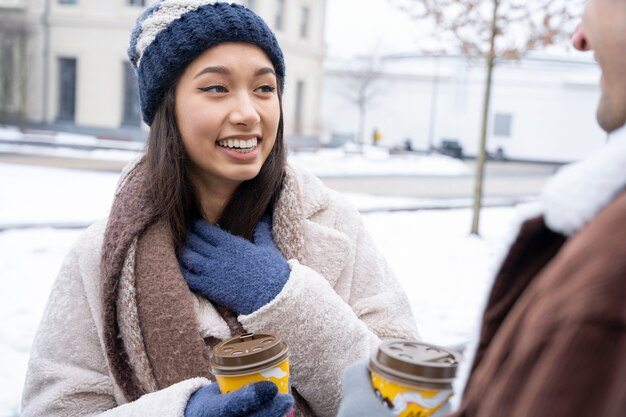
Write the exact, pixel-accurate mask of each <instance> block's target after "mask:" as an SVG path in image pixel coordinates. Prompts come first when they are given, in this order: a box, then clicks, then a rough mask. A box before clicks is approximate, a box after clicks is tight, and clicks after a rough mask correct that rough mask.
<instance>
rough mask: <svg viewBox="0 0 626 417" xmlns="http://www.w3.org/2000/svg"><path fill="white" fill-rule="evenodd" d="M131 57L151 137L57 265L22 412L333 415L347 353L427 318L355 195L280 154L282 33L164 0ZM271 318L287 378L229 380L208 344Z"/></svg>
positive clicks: (205, 5)
mask: <svg viewBox="0 0 626 417" xmlns="http://www.w3.org/2000/svg"><path fill="white" fill-rule="evenodd" d="M129 56H130V60H131V63H132V64H133V66H134V67H135V68H136V71H137V78H138V86H139V96H140V102H141V108H142V116H143V119H144V121H145V122H146V123H147V124H149V125H150V134H149V139H148V146H147V150H146V153H145V155H143V156H142V157H141V158H139V159H138V160H137V161H135V162H134V163H132V164H130V165H129V166H128V167H127V168H126V169H125V171H124V173H123V174H122V177H121V179H120V181H119V185H118V187H117V191H116V194H115V199H114V202H113V206H112V208H111V211H110V215H109V218H108V219H107V221H106V222H101V223H96V224H94V225H93V226H92V227H90V228H89V229H88V230H87V232H86V233H85V234H84V235H83V236H81V238H79V240H78V242H77V243H76V244H75V245H74V247H73V249H72V250H71V252H70V254H69V255H68V256H67V258H66V261H65V263H64V265H63V267H62V268H61V271H60V273H59V275H58V278H57V281H56V284H55V286H54V289H53V291H52V294H51V295H50V301H49V303H48V307H47V309H46V311H45V313H44V318H43V320H42V324H41V326H40V327H39V330H38V334H37V337H36V340H35V342H34V344H33V348H32V349H33V350H32V355H31V360H30V363H29V369H28V374H27V377H26V384H25V387H24V394H23V410H22V416H24V417H32V416H68V415H76V416H79V415H90V416H100V415H102V416H104V415H107V416H118V417H120V416H121V417H124V416H134V415H142V416H143V415H146V416H148V415H160V416H164V417H183V416H184V417H209V416H221V417H235V416H256V417H273V416H276V417H282V416H284V415H285V414H286V413H287V412H288V411H289V410H290V409H291V407H294V409H295V414H296V415H297V416H321V417H326V416H328V417H330V416H334V415H335V414H336V412H337V408H338V404H339V401H340V399H341V387H340V385H341V384H340V381H341V376H342V374H343V371H344V369H346V367H347V366H348V365H350V364H351V363H352V362H354V361H356V360H358V359H360V358H364V357H367V356H369V355H370V354H371V352H372V351H373V350H375V349H376V348H377V346H378V344H379V342H380V339H383V338H408V339H415V338H417V337H418V335H417V330H416V328H415V324H414V322H413V315H412V313H411V310H410V308H409V304H408V300H407V298H406V296H405V294H404V293H403V292H402V290H401V288H400V285H399V284H398V282H397V281H396V279H395V277H394V276H393V274H392V273H391V271H390V269H389V267H388V265H387V263H386V261H385V260H384V259H383V257H382V256H381V254H380V253H379V251H378V250H377V248H376V247H375V246H374V244H373V242H372V240H371V238H370V236H369V234H368V233H367V231H366V230H365V227H364V226H363V223H362V221H361V218H360V216H359V214H358V212H357V210H356V209H355V208H354V207H353V206H352V205H351V204H349V203H347V202H346V201H345V200H344V199H342V198H341V197H340V196H338V195H337V194H336V193H334V192H332V191H331V190H329V189H327V188H325V187H324V186H323V185H322V184H321V182H320V181H319V180H318V179H317V178H315V177H313V176H312V175H311V174H309V173H307V172H304V171H301V170H297V169H295V168H292V167H290V166H288V165H287V163H286V158H285V145H284V142H283V128H282V126H283V114H282V102H281V97H282V91H283V87H284V80H285V63H284V59H283V54H282V51H281V49H280V47H279V45H278V43H277V41H276V38H275V37H274V34H273V33H272V32H271V30H270V29H269V28H268V27H267V25H266V24H265V22H264V21H263V20H261V18H259V17H258V16H257V15H256V14H254V13H253V12H252V11H250V10H249V9H247V8H245V7H243V6H241V5H237V4H228V3H224V2H213V1H202V0H163V1H159V2H157V3H155V4H154V5H152V6H150V7H149V8H148V9H146V11H145V12H144V13H143V14H142V16H141V17H140V18H139V20H138V22H137V25H136V27H135V29H134V30H133V33H132V36H131V44H130V48H129ZM268 331H270V332H273V333H277V334H279V335H280V337H281V339H283V340H284V341H285V342H286V343H287V345H288V346H289V351H290V358H289V363H290V370H291V378H290V382H291V387H290V393H289V394H278V391H277V387H276V386H275V385H273V384H272V383H268V382H260V383H255V384H253V385H250V386H247V387H245V388H242V389H240V390H237V391H235V392H231V393H224V394H222V393H220V392H219V389H218V388H217V387H216V384H213V383H211V381H212V380H214V377H213V375H212V374H211V369H210V368H209V354H210V350H211V349H212V347H214V346H215V345H216V344H217V343H219V342H220V341H221V340H224V339H229V338H231V337H232V336H235V335H239V334H242V333H245V332H268Z"/></svg>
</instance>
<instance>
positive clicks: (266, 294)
mask: <svg viewBox="0 0 626 417" xmlns="http://www.w3.org/2000/svg"><path fill="white" fill-rule="evenodd" d="M253 240H254V243H253V242H250V241H248V240H246V239H244V238H242V237H239V236H235V235H232V234H230V233H228V232H226V231H224V230H222V229H220V228H219V227H218V226H214V225H212V224H209V223H207V222H205V221H204V220H197V221H195V222H194V223H193V225H192V227H191V230H190V231H189V233H188V234H187V242H186V244H185V247H184V248H183V250H182V251H181V253H180V256H179V262H180V269H181V272H182V273H183V276H184V277H185V280H187V284H188V285H189V288H191V289H192V290H194V291H196V292H198V293H200V294H202V295H203V296H204V297H206V298H207V299H209V300H211V301H212V302H214V303H217V304H219V305H222V306H224V307H226V308H228V309H230V310H232V311H233V312H235V313H236V314H250V313H252V312H254V311H256V310H258V309H259V308H261V307H262V306H264V305H265V304H267V303H269V302H270V301H272V300H273V299H274V298H275V297H276V296H277V295H278V293H279V292H280V291H281V290H282V289H283V287H284V286H285V283H286V282H287V280H288V279H289V272H290V269H289V265H288V264H287V261H286V260H285V258H284V257H283V255H282V254H281V253H280V251H279V250H278V249H277V248H276V245H275V244H274V239H273V238H272V228H271V219H270V218H269V216H264V217H263V218H262V219H261V221H260V222H259V224H257V226H256V228H255V229H254V234H253Z"/></svg>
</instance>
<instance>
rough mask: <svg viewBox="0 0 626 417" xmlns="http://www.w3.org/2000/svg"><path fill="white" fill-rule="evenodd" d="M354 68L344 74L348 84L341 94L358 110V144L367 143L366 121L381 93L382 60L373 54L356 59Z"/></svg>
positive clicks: (353, 63)
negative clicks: (373, 103) (372, 105)
mask: <svg viewBox="0 0 626 417" xmlns="http://www.w3.org/2000/svg"><path fill="white" fill-rule="evenodd" d="M352 65H353V68H351V69H350V70H348V71H346V72H345V73H344V77H345V78H346V83H345V84H344V86H343V89H341V90H340V91H339V94H340V95H341V96H342V97H343V98H344V99H346V100H347V101H349V102H350V103H352V104H353V105H354V106H356V108H357V109H358V113H359V116H358V124H357V134H356V138H355V139H356V142H357V144H359V145H363V144H364V143H365V120H366V117H367V110H368V108H369V107H370V105H371V104H372V102H373V100H374V99H375V97H376V96H378V95H379V94H380V92H381V90H380V88H379V86H378V81H380V77H381V75H382V71H381V64H380V60H379V59H378V58H377V57H376V55H374V54H371V55H367V56H363V57H359V58H356V59H355V60H354V61H353V62H352Z"/></svg>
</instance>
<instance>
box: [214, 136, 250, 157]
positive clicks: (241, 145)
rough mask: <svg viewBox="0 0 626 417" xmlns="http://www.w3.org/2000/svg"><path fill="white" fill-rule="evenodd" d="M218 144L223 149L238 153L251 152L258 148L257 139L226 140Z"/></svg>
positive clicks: (219, 141)
mask: <svg viewBox="0 0 626 417" xmlns="http://www.w3.org/2000/svg"><path fill="white" fill-rule="evenodd" d="M217 144H218V145H219V146H221V147H223V148H230V149H234V150H236V151H238V152H244V153H246V152H250V151H252V150H253V149H254V148H256V146H257V139H256V138H254V139H225V140H218V141H217Z"/></svg>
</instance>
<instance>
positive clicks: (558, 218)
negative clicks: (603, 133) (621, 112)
mask: <svg viewBox="0 0 626 417" xmlns="http://www.w3.org/2000/svg"><path fill="white" fill-rule="evenodd" d="M625 186H626V127H623V128H622V129H620V130H619V131H616V132H615V133H613V134H612V135H611V137H610V139H609V142H608V143H607V144H606V145H605V146H603V147H602V148H601V149H600V150H598V151H597V152H596V153H594V154H593V155H591V156H590V157H589V158H587V159H584V160H582V161H581V162H577V163H575V164H571V165H568V166H565V167H563V168H562V169H561V170H559V172H558V173H557V174H556V175H555V176H554V177H552V178H551V179H550V180H548V182H547V183H546V185H545V187H544V189H543V191H542V195H541V197H542V201H543V205H544V207H543V214H544V218H545V222H546V225H547V226H548V228H550V229H551V230H553V231H555V232H559V233H562V234H564V235H565V236H571V235H573V234H574V233H576V232H577V231H578V230H580V229H581V228H582V227H583V226H585V225H586V224H587V223H588V222H589V221H590V220H591V219H593V218H594V217H595V216H596V215H597V213H598V212H599V211H600V210H601V209H602V208H604V207H605V206H606V205H608V204H609V203H610V202H611V200H613V198H615V196H616V195H617V194H618V193H619V192H620V191H622V190H623V189H624V187H625Z"/></svg>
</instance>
